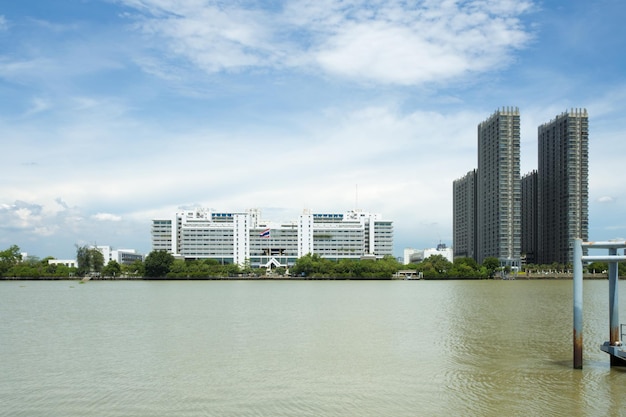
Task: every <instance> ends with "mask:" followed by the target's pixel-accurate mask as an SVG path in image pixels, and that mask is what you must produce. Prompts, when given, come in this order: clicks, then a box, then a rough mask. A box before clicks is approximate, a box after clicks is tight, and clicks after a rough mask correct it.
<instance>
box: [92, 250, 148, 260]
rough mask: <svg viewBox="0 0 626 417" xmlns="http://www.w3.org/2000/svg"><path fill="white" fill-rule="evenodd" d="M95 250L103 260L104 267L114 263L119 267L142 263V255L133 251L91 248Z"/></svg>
mask: <svg viewBox="0 0 626 417" xmlns="http://www.w3.org/2000/svg"><path fill="white" fill-rule="evenodd" d="M92 248H94V249H97V250H98V251H99V252H100V253H101V254H102V257H103V258H104V265H108V264H109V262H111V261H115V262H117V263H118V264H120V265H130V264H132V263H133V262H135V261H143V255H141V254H139V253H137V252H136V251H135V249H113V248H112V247H111V246H92Z"/></svg>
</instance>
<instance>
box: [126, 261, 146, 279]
mask: <svg viewBox="0 0 626 417" xmlns="http://www.w3.org/2000/svg"><path fill="white" fill-rule="evenodd" d="M122 274H123V275H127V276H130V277H142V276H144V274H145V268H144V263H143V261H141V260H136V261H134V262H133V263H132V264H130V265H126V264H124V265H122Z"/></svg>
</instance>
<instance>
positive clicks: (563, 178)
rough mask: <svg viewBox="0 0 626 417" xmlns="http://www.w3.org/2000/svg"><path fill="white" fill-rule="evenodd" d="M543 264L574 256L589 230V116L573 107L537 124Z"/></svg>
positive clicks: (539, 245)
mask: <svg viewBox="0 0 626 417" xmlns="http://www.w3.org/2000/svg"><path fill="white" fill-rule="evenodd" d="M538 142H539V146H538V150H539V155H538V162H539V164H538V170H537V174H538V175H537V176H538V179H539V181H538V191H539V193H538V223H539V230H538V232H539V239H538V251H537V252H538V255H539V257H538V258H539V259H537V262H538V263H539V264H551V263H555V262H556V263H559V264H569V263H571V262H572V257H573V248H572V242H573V239H574V238H580V239H582V240H583V241H587V240H588V238H589V236H588V234H589V119H588V116H587V110H586V109H572V110H570V111H569V112H565V113H562V114H560V115H559V116H557V117H556V118H555V119H554V120H551V121H550V122H548V123H545V124H543V125H541V126H539V128H538Z"/></svg>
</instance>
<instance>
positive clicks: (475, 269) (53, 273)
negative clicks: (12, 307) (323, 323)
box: [0, 245, 626, 279]
mask: <svg viewBox="0 0 626 417" xmlns="http://www.w3.org/2000/svg"><path fill="white" fill-rule="evenodd" d="M51 259H54V258H52V257H46V258H43V259H39V258H36V257H27V258H26V259H22V255H21V253H20V248H19V247H18V246H17V245H12V246H11V247H9V248H7V249H5V250H3V251H0V277H16V278H44V277H49V278H72V277H84V276H92V277H107V278H123V277H148V278H169V279H189V278H191V279H193V278H209V277H211V278H236V277H242V276H244V277H260V276H265V275H266V274H267V270H266V268H252V267H251V266H250V262H245V263H244V265H241V266H240V265H236V264H223V263H220V262H219V261H217V260H215V259H197V260H183V259H176V258H174V256H172V255H171V254H169V253H167V252H165V251H152V252H150V253H149V254H148V255H147V256H146V258H145V260H143V261H141V260H137V261H135V262H134V263H132V264H130V265H121V264H119V263H118V262H116V261H115V260H111V261H109V262H108V263H107V264H106V266H105V265H104V264H105V260H104V257H103V255H102V253H101V252H100V251H98V250H97V249H96V248H93V247H88V246H78V245H77V246H76V266H75V267H73V266H66V265H63V264H54V263H53V264H50V263H49V262H48V261H49V260H51ZM618 265H619V275H620V276H625V275H626V264H623V263H619V264H618ZM525 268H526V271H528V272H531V273H536V272H538V271H555V272H558V271H563V272H567V271H571V265H555V264H553V265H542V266H541V265H527V266H526V267H525ZM400 270H412V271H415V272H416V273H418V274H419V275H420V276H421V277H422V278H424V279H453V278H456V279H489V278H498V277H500V276H504V275H505V274H508V273H510V272H511V271H510V270H509V269H507V268H501V267H500V265H499V262H498V259H496V258H486V259H485V260H484V262H483V263H482V264H480V265H479V264H478V263H477V262H476V261H474V260H473V259H471V258H457V259H455V260H454V261H453V262H450V261H448V259H446V258H445V257H444V256H442V255H432V256H430V257H428V258H426V259H424V260H423V261H421V262H419V263H416V264H409V265H403V264H401V263H400V262H398V261H397V259H395V258H394V257H392V256H385V257H384V258H382V259H377V260H374V259H363V260H359V259H340V260H337V261H334V260H329V259H326V258H323V257H321V256H319V255H317V254H308V255H305V256H303V257H301V258H298V259H297V260H296V262H295V264H294V265H290V267H289V270H287V268H285V267H279V268H274V269H272V271H271V273H272V275H274V276H287V275H289V276H291V277H296V278H339V279H342V278H362V279H391V278H393V277H394V275H395V274H396V273H397V272H398V271H400ZM607 270H608V264H607V263H606V262H593V263H591V264H589V265H587V266H586V268H585V271H586V272H595V273H606V271H607Z"/></svg>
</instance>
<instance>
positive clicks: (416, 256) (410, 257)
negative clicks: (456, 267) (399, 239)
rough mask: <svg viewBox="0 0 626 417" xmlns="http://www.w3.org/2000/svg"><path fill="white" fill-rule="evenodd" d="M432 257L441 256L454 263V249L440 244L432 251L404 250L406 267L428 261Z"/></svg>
mask: <svg viewBox="0 0 626 417" xmlns="http://www.w3.org/2000/svg"><path fill="white" fill-rule="evenodd" d="M432 255H441V256H443V257H444V258H446V259H447V260H448V261H449V262H454V252H453V250H452V248H448V247H446V245H445V243H440V244H439V245H437V247H436V248H430V249H413V248H405V249H404V265H408V264H415V263H419V262H422V261H423V260H424V259H428V258H429V257H430V256H432Z"/></svg>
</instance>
